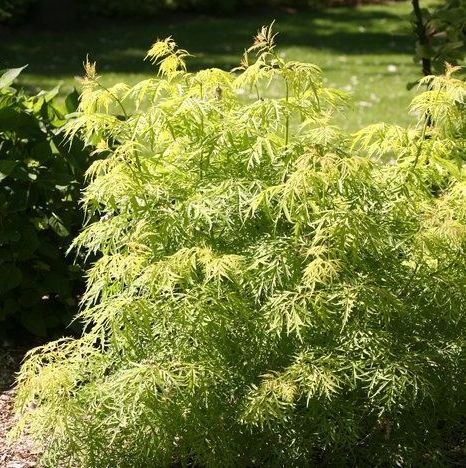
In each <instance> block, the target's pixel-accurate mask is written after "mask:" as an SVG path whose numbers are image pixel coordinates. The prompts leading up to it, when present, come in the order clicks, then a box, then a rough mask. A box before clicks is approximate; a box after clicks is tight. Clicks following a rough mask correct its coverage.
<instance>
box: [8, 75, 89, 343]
mask: <svg viewBox="0 0 466 468" xmlns="http://www.w3.org/2000/svg"><path fill="white" fill-rule="evenodd" d="M21 70H22V69H19V68H17V69H11V70H9V71H7V72H5V73H4V74H3V75H2V76H1V77H0V148H1V150H0V341H3V340H7V341H12V340H13V339H14V337H15V335H16V336H17V335H18V334H21V333H22V330H28V331H29V332H31V333H33V334H35V335H40V336H42V337H46V336H50V335H51V334H53V333H55V332H59V330H62V329H63V328H64V327H65V326H66V325H67V324H68V323H69V322H70V320H71V319H72V317H73V315H74V314H76V311H77V310H78V308H77V305H78V304H77V294H78V293H79V292H80V291H81V290H82V289H83V280H82V274H83V273H82V271H80V269H79V268H78V267H77V266H75V265H73V259H72V258H66V255H65V253H66V250H67V249H68V248H69V246H70V243H71V240H72V238H73V237H74V236H75V235H76V234H77V233H78V232H79V229H80V227H81V226H82V222H83V219H84V213H83V212H82V211H81V210H80V209H79V206H78V202H79V199H80V196H81V194H80V190H81V188H82V184H83V179H84V172H85V170H86V169H87V168H88V166H89V164H90V158H89V152H88V151H84V150H83V147H82V144H79V142H77V141H76V142H71V143H67V142H66V141H64V139H63V135H61V134H60V132H59V130H60V127H61V126H63V124H64V122H65V117H64V114H65V113H66V112H67V110H65V109H61V108H59V106H58V105H57V103H56V101H55V96H56V95H57V94H58V92H59V90H58V88H56V89H54V90H53V91H50V92H44V91H42V92H41V93H39V94H38V95H36V96H32V97H30V96H27V95H26V94H25V93H24V92H22V91H17V90H16V89H14V88H13V87H12V86H11V85H12V83H13V80H14V79H15V78H16V77H17V76H18V75H19V73H20V71H21ZM66 104H67V108H68V112H70V111H73V110H76V106H77V94H76V93H75V94H71V95H70V96H69V97H68V98H67V100H66Z"/></svg>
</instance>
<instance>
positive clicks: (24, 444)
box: [0, 348, 40, 468]
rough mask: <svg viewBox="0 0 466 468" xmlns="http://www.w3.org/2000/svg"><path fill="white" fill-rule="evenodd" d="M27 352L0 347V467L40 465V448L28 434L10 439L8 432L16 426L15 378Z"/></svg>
mask: <svg viewBox="0 0 466 468" xmlns="http://www.w3.org/2000/svg"><path fill="white" fill-rule="evenodd" d="M25 352H26V350H25V349H22V348H0V468H32V467H36V466H38V463H37V459H38V456H39V455H40V450H38V448H37V447H35V446H34V444H33V442H32V441H31V440H30V439H29V438H28V436H27V435H23V436H22V437H21V438H20V439H19V440H16V441H10V440H9V439H8V437H7V435H8V432H9V431H10V429H11V428H12V427H13V426H14V421H15V420H14V413H13V402H14V397H15V390H14V378H15V373H16V372H17V371H18V369H19V366H20V364H21V360H22V358H23V356H24V353H25Z"/></svg>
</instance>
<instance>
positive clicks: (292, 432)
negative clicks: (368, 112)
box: [17, 28, 466, 467]
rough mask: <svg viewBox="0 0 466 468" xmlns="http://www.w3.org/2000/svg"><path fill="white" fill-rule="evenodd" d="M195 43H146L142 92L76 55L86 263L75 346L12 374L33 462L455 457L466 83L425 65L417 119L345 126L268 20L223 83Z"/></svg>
mask: <svg viewBox="0 0 466 468" xmlns="http://www.w3.org/2000/svg"><path fill="white" fill-rule="evenodd" d="M254 54H255V55H256V58H255V59H254V58H251V56H252V55H254ZM187 55H188V54H187V52H185V51H181V50H178V49H177V48H176V45H175V43H174V42H173V40H172V39H167V40H165V41H159V42H157V43H156V44H154V46H153V47H152V48H151V49H150V51H149V53H148V58H149V59H150V60H152V61H153V62H155V63H156V64H157V65H158V69H159V76H157V77H154V78H153V79H149V80H146V81H143V82H141V83H139V84H137V85H136V86H134V87H132V88H128V87H127V86H126V85H123V84H120V85H116V86H114V87H113V88H111V89H106V88H105V87H103V86H102V85H100V83H99V78H98V76H97V74H96V71H95V66H94V65H93V64H91V63H87V65H86V69H87V77H86V80H85V83H84V91H83V94H82V97H81V104H80V108H79V112H78V113H76V114H75V115H74V116H73V117H72V119H71V120H70V122H69V124H68V126H67V133H68V136H69V137H73V136H78V135H79V136H80V137H81V138H83V139H84V140H85V141H86V142H87V144H89V145H92V146H94V147H95V151H96V152H97V153H99V154H100V155H101V156H102V159H100V160H98V161H96V162H95V163H94V164H93V166H92V167H91V168H90V170H89V173H88V176H89V186H88V188H87V189H86V191H85V193H84V197H83V202H84V204H85V206H86V208H87V210H88V211H89V213H90V214H92V215H98V216H100V221H97V222H94V223H93V224H90V225H89V226H87V227H86V228H85V229H84V231H83V232H82V233H81V234H80V235H79V237H78V238H77V239H76V241H75V246H76V248H78V249H83V250H85V251H89V252H96V253H98V254H99V255H100V258H99V260H98V261H97V262H96V263H95V264H94V266H93V267H92V268H91V269H90V270H89V272H88V288H87V293H86V295H85V296H84V298H83V301H82V303H83V308H82V312H81V314H80V320H82V321H84V322H85V323H86V330H85V333H84V334H83V336H82V337H81V338H80V339H69V340H63V341H59V342H55V343H51V344H49V345H46V346H44V347H41V348H38V349H36V350H34V351H32V352H31V353H30V354H29V356H28V359H27V361H26V362H25V364H24V366H23V368H22V370H21V373H20V376H19V393H18V400H17V404H18V409H19V412H20V413H21V415H22V416H23V419H22V423H21V424H28V425H29V426H30V431H31V433H32V434H33V435H34V436H35V437H37V439H38V440H39V441H42V442H43V443H44V445H45V446H46V449H47V451H46V454H45V457H44V463H45V464H46V466H53V467H54V466H58V463H59V461H61V462H66V461H68V462H70V463H74V464H76V465H77V466H80V467H81V466H82V467H107V466H108V467H110V466H111V467H116V466H121V467H143V466H144V467H146V466H148V467H149V466H154V467H155V466H157V467H158V466H165V465H170V464H171V463H177V462H179V463H182V464H188V463H194V464H197V465H201V466H202V465H205V466H312V465H316V464H319V463H326V464H328V466H335V465H349V466H375V465H379V464H385V465H384V466H395V465H404V466H410V464H415V465H416V464H417V466H419V463H424V462H425V461H428V462H429V463H430V462H432V463H433V464H442V463H444V462H445V463H446V462H447V460H448V457H449V456H450V452H451V454H453V455H454V453H455V450H453V449H454V448H455V444H456V440H457V439H456V437H457V436H458V435H460V434H461V433H460V430H461V426H460V423H461V418H460V415H461V413H462V411H463V410H464V387H463V384H464V377H465V375H464V367H465V366H464V364H465V352H464V325H465V323H464V312H465V301H466V259H465V246H466V184H465V171H464V154H465V144H466V138H465V137H466V117H465V116H466V114H465V108H464V102H465V96H466V86H465V83H464V82H462V81H459V80H457V79H455V77H454V71H455V70H454V69H452V68H449V69H448V70H447V73H446V75H445V76H441V77H429V78H426V79H425V80H424V84H426V85H427V86H428V91H426V92H424V93H422V94H420V95H419V96H418V97H416V98H415V100H414V101H413V104H412V111H413V112H415V113H417V114H418V116H419V122H418V124H417V126H415V127H413V128H409V129H404V128H399V127H394V126H390V125H386V124H378V125H375V126H372V127H369V128H367V129H364V130H362V131H361V132H359V133H358V134H356V135H355V136H349V135H344V134H343V133H342V132H341V131H340V130H339V129H338V128H337V127H335V126H334V125H333V124H332V116H333V114H334V113H335V112H337V111H338V110H339V108H340V107H342V106H343V104H344V102H345V97H344V95H343V94H342V93H341V92H339V91H336V90H333V89H328V88H325V87H323V84H322V77H321V71H320V70H319V68H318V67H317V66H315V65H310V64H305V63H297V62H289V61H286V60H284V59H283V58H282V57H281V56H280V54H279V52H277V51H276V49H275V44H274V35H273V33H272V31H271V28H263V29H262V30H261V31H260V32H259V34H258V35H257V37H256V38H255V42H254V45H253V46H252V47H251V49H250V50H249V51H247V53H246V54H245V58H244V60H243V62H242V65H241V67H240V68H239V69H238V70H236V71H235V72H234V73H228V72H225V71H222V70H218V69H207V70H202V71H200V72H198V73H195V74H192V73H188V72H187V71H186V67H185V62H184V61H185V59H186V57H187ZM277 93H279V95H278V96H277ZM462 158H463V159H462ZM32 404H33V409H31V405H32ZM20 427H21V425H20ZM450 447H451V448H452V450H451V451H449V450H448V449H449V448H450ZM73 466H74V465H73Z"/></svg>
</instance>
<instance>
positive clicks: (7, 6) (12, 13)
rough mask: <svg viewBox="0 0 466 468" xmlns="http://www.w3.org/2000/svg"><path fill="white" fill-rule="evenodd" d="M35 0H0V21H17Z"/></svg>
mask: <svg viewBox="0 0 466 468" xmlns="http://www.w3.org/2000/svg"><path fill="white" fill-rule="evenodd" d="M34 3H37V0H0V23H5V22H8V23H11V22H17V21H19V20H20V19H21V18H23V17H24V15H25V14H26V13H27V12H28V11H29V9H30V7H31V6H32V5H33V4H34Z"/></svg>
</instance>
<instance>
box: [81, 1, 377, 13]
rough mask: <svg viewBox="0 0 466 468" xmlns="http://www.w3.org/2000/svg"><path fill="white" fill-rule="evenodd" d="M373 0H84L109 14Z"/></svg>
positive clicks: (220, 10)
mask: <svg viewBox="0 0 466 468" xmlns="http://www.w3.org/2000/svg"><path fill="white" fill-rule="evenodd" d="M362 3H371V0H134V1H131V0H119V1H111V0H84V1H81V2H80V5H81V6H82V9H83V11H92V12H97V13H100V14H105V15H126V14H130V15H134V16H144V15H147V14H149V15H155V14H157V13H160V12H162V11H167V10H181V11H199V12H203V13H206V12H217V13H226V12H230V11H233V10H235V9H236V10H237V9H246V8H249V7H261V6H262V7H270V6H290V7H297V8H306V7H323V6H333V5H341V6H343V5H346V6H355V5H357V4H362Z"/></svg>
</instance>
